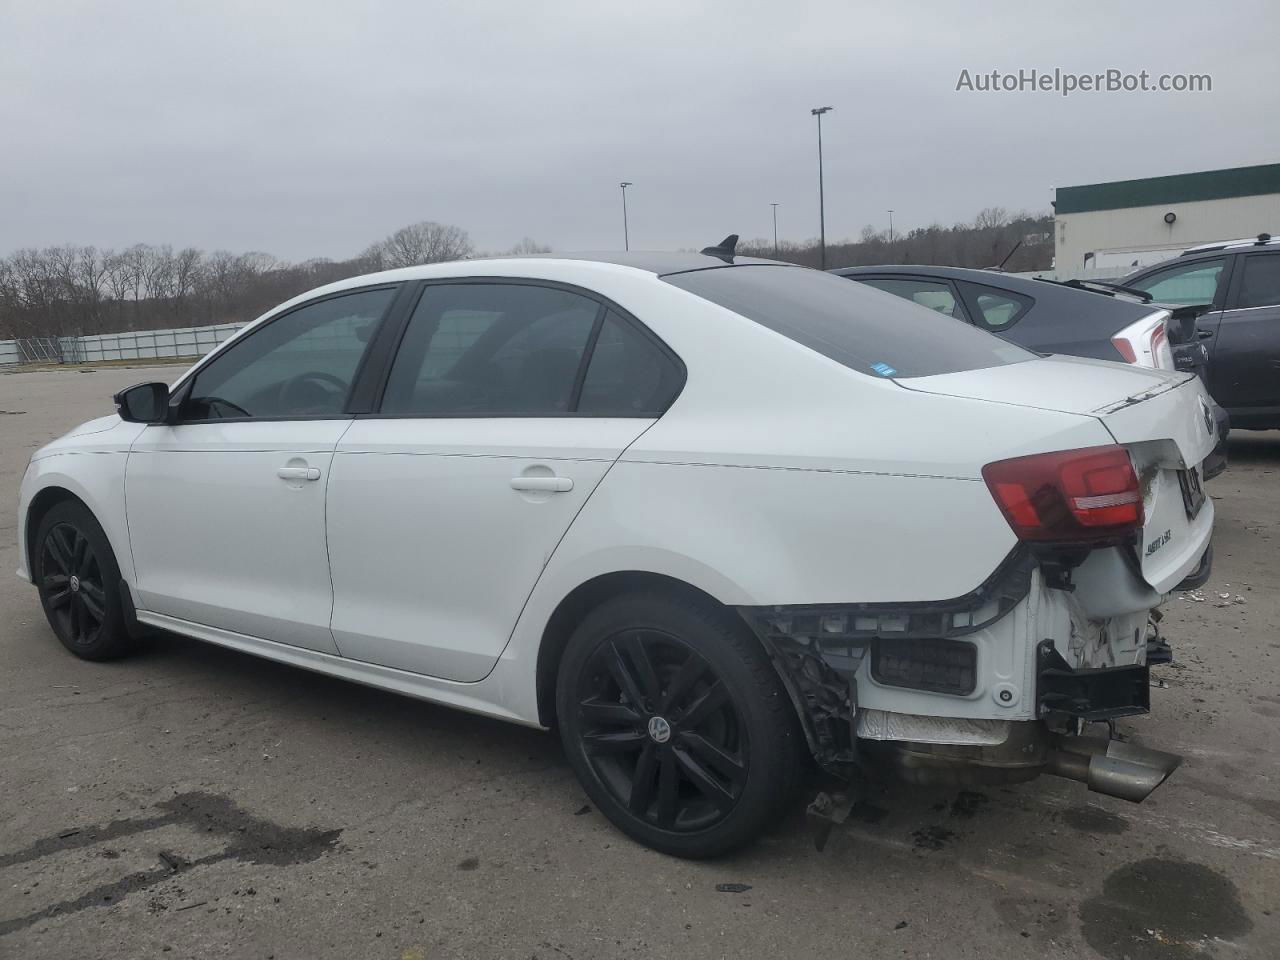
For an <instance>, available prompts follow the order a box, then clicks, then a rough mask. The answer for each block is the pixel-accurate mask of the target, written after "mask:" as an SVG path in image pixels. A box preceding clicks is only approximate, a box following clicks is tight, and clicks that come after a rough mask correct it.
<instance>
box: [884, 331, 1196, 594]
mask: <svg viewBox="0 0 1280 960" xmlns="http://www.w3.org/2000/svg"><path fill="white" fill-rule="evenodd" d="M897 383H898V385H899V386H902V387H904V388H906V389H908V390H919V391H923V392H925V393H935V394H942V395H944V396H954V397H968V398H972V399H978V400H986V401H989V402H991V403H1006V404H1012V405H1014V406H1021V407H1035V408H1038V409H1042V410H1056V411H1059V412H1062V413H1071V414H1077V415H1080V416H1089V417H1096V418H1097V419H1098V420H1100V421H1101V422H1102V425H1103V426H1104V427H1106V429H1107V431H1108V432H1109V433H1110V434H1111V436H1112V437H1114V438H1115V441H1116V442H1117V443H1119V444H1120V445H1122V446H1123V447H1125V448H1126V449H1127V450H1128V451H1129V455H1130V457H1131V458H1132V460H1133V466H1134V470H1135V471H1136V472H1137V474H1138V480H1139V482H1140V484H1141V486H1142V495H1143V508H1144V512H1145V515H1146V520H1145V524H1144V526H1143V530H1142V534H1141V537H1140V538H1139V541H1140V542H1139V543H1138V546H1137V553H1138V558H1139V560H1140V561H1141V568H1142V576H1143V579H1144V580H1146V582H1147V583H1148V584H1149V585H1150V586H1151V587H1152V588H1153V589H1155V590H1157V591H1159V592H1160V593H1167V592H1168V591H1170V590H1172V589H1173V588H1174V587H1175V586H1177V584H1178V583H1179V582H1180V581H1181V580H1182V579H1184V578H1185V577H1186V576H1187V575H1188V574H1190V573H1191V572H1192V571H1194V570H1195V568H1196V567H1197V565H1198V564H1199V562H1200V558H1201V556H1203V554H1204V551H1205V549H1206V548H1207V547H1208V545H1209V539H1210V536H1211V535H1212V532H1213V503H1212V501H1211V500H1210V499H1209V498H1208V496H1207V495H1206V494H1205V493H1204V491H1203V487H1202V486H1201V484H1202V481H1203V470H1202V467H1201V464H1202V463H1203V461H1204V459H1205V458H1206V457H1207V456H1209V454H1210V453H1211V452H1212V451H1213V447H1214V444H1215V443H1216V436H1215V433H1216V428H1215V423H1214V417H1213V408H1212V406H1211V404H1210V402H1209V398H1208V395H1207V394H1206V393H1205V390H1204V385H1203V384H1202V383H1201V382H1200V380H1199V378H1197V377H1195V376H1193V375H1190V374H1186V373H1176V372H1169V371H1164V370H1152V369H1150V368H1145V367H1134V366H1130V365H1127V364H1121V363H1112V362H1110V361H1106V360H1089V359H1085V358H1079V357H1059V356H1055V357H1050V358H1045V359H1041V360H1031V361H1027V362H1026V363H1015V364H1009V365H1007V366H1003V367H992V368H988V369H983V370H968V371H964V372H961V373H948V374H942V375H939V376H934V377H916V378H912V379H904V380H898V381H897Z"/></svg>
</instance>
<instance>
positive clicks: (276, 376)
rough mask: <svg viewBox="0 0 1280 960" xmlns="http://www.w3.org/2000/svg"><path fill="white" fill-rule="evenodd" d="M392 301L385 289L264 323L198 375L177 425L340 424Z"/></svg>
mask: <svg viewBox="0 0 1280 960" xmlns="http://www.w3.org/2000/svg"><path fill="white" fill-rule="evenodd" d="M395 294H396V291H395V289H393V288H383V289H380V290H366V291H362V292H360V293H351V294H346V295H344V296H339V297H329V298H327V299H325V300H318V301H316V302H314V303H309V304H306V305H305V306H302V307H298V308H297V309H295V310H291V311H290V312H289V313H286V314H284V315H283V316H281V317H278V318H276V319H274V320H271V321H269V322H268V323H266V324H265V325H264V326H262V327H261V328H260V329H258V330H255V331H254V332H253V333H250V334H248V335H247V336H246V337H245V338H244V339H242V340H239V341H237V342H235V343H233V344H231V346H229V347H227V349H226V350H224V351H223V352H222V353H220V354H219V355H218V356H216V357H214V358H213V359H212V360H210V361H209V363H208V364H206V365H205V366H204V367H203V368H202V369H201V370H199V371H198V372H197V373H196V375H195V379H194V381H193V382H192V385H191V393H190V395H189V396H188V397H187V400H186V402H185V403H184V404H183V419H186V420H221V419H290V418H295V417H296V418H304V417H306V418H314V417H336V416H342V415H343V412H344V411H345V410H346V405H347V396H348V394H349V393H350V392H351V386H352V384H353V383H354V381H355V376H356V370H357V369H358V368H359V366H360V359H361V357H363V356H364V352H365V349H366V347H367V346H368V344H369V341H370V340H372V339H373V335H374V333H375V332H376V330H377V328H378V324H379V323H380V322H381V318H382V315H383V313H385V312H386V309H387V307H388V306H389V305H390V304H391V300H392V298H393V297H394V296H395Z"/></svg>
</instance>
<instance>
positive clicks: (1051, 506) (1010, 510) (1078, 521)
mask: <svg viewBox="0 0 1280 960" xmlns="http://www.w3.org/2000/svg"><path fill="white" fill-rule="evenodd" d="M982 478H983V479H984V480H986V481H987V486H988V487H990V488H991V495H992V496H993V497H995V500H996V503H997V504H998V505H999V507H1000V510H1001V512H1003V513H1004V516H1005V519H1006V520H1008V521H1009V526H1011V527H1013V532H1014V533H1016V534H1017V535H1018V538H1019V539H1020V540H1054V541H1063V540H1069V541H1081V540H1086V541H1093V540H1110V539H1114V538H1116V537H1122V536H1126V535H1128V534H1131V533H1133V532H1134V531H1136V530H1137V529H1138V528H1139V527H1141V526H1142V524H1143V520H1144V517H1143V510H1142V492H1141V491H1140V490H1139V488H1138V477H1137V474H1135V473H1134V472H1133V463H1132V462H1131V461H1130V460H1129V454H1128V453H1127V452H1126V451H1125V449H1124V448H1123V447H1119V446H1106V447H1086V448H1085V449H1083V450H1061V451H1058V452H1055V453H1038V454H1035V455H1033V456H1030V457H1015V458H1013V459H1012V460H997V461H996V462H995V463H988V464H987V465H986V466H985V467H983V468H982Z"/></svg>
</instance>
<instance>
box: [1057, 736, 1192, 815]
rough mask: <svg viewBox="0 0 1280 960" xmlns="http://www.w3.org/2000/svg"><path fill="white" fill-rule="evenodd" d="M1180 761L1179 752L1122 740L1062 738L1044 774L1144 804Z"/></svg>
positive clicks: (1058, 741) (1110, 795) (1176, 767)
mask: <svg viewBox="0 0 1280 960" xmlns="http://www.w3.org/2000/svg"><path fill="white" fill-rule="evenodd" d="M1181 763H1182V758H1181V757H1179V756H1177V755H1176V754H1172V753H1163V752H1161V751H1159V750H1149V749H1147V748H1146V747H1139V746H1135V745H1134V744H1132V743H1125V742H1123V741H1121V740H1103V739H1101V738H1099V737H1059V738H1057V740H1056V742H1055V743H1054V746H1053V748H1052V749H1051V750H1050V751H1049V763H1048V765H1047V766H1046V768H1045V773H1051V774H1053V775H1054V776H1055V777H1065V778H1066V779H1068V780H1076V781H1078V782H1080V783H1084V784H1088V786H1089V789H1090V790H1092V791H1093V792H1094V793H1105V794H1106V795H1107V796H1109V797H1119V798H1120V799H1121V800H1129V801H1131V802H1132V803H1141V802H1142V801H1143V800H1145V799H1147V797H1149V796H1150V795H1151V791H1153V790H1155V788H1156V787H1158V786H1160V784H1162V783H1164V782H1165V780H1167V779H1168V778H1169V774H1171V773H1173V771H1175V770H1177V769H1178V766H1179V765H1180V764H1181Z"/></svg>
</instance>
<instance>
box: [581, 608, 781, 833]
mask: <svg viewBox="0 0 1280 960" xmlns="http://www.w3.org/2000/svg"><path fill="white" fill-rule="evenodd" d="M557 710H558V716H559V723H560V735H561V739H562V741H563V743H564V748H565V751H566V753H567V754H568V756H569V762H570V763H571V764H572V766H573V768H574V771H575V772H576V773H577V775H578V779H579V780H580V781H581V782H582V785H583V787H584V789H585V790H586V791H587V794H588V795H589V796H590V797H591V799H592V800H593V801H594V802H595V804H596V806H597V808H598V809H600V810H601V812H603V813H604V814H605V815H606V816H607V817H608V818H609V819H610V820H611V821H613V823H614V824H615V825H617V826H618V827H619V828H620V829H622V830H623V832H625V833H627V834H628V835H630V836H631V837H633V838H634V839H636V840H638V841H640V842H641V843H644V844H646V845H647V846H650V847H653V848H654V849H656V850H660V851H662V852H663V853H668V854H672V855H674V856H679V857H690V858H701V857H712V856H718V855H720V854H723V853H727V852H729V851H730V850H733V849H735V848H737V847H740V846H742V845H744V844H746V843H749V842H750V841H752V840H754V839H755V838H756V837H757V836H758V835H759V834H760V832H761V831H763V830H764V829H765V827H766V826H767V825H768V824H769V823H771V822H773V821H774V820H775V819H776V817H777V815H778V813H779V812H780V811H781V809H782V807H783V805H784V804H785V803H786V801H787V800H788V799H789V798H790V796H791V795H792V793H793V788H794V786H795V784H796V782H797V780H798V777H799V771H800V757H801V742H802V741H801V734H800V732H799V729H798V724H797V722H796V717H795V712H794V709H793V707H792V705H791V701H790V700H789V699H788V697H787V695H786V692H785V691H784V690H783V689H782V685H781V683H780V681H779V680H778V676H777V673H776V672H775V671H774V668H773V665H772V664H771V663H770V662H769V659H768V657H767V656H766V655H765V653H764V651H763V650H762V649H761V648H760V647H759V645H758V644H757V643H756V641H755V640H754V638H752V637H751V636H750V635H748V634H746V632H745V628H743V627H742V626H741V625H740V624H737V623H735V622H734V621H733V619H732V616H731V615H730V614H727V613H726V612H725V611H724V610H722V609H717V608H716V607H714V606H713V605H711V604H709V603H701V602H698V601H695V600H686V599H683V598H677V597H673V596H668V595H666V594H661V593H644V594H632V595H627V596H623V597H618V598H615V599H613V600H610V601H607V602H606V603H604V604H602V605H601V606H600V607H597V608H596V609H595V610H593V611H592V612H591V613H589V614H588V615H587V617H586V618H585V619H584V620H583V622H582V623H581V625H580V626H579V627H578V629H577V630H576V631H574V634H573V636H572V637H571V638H570V640H569V644H568V647H567V648H566V650H565V655H564V659H563V660H562V661H561V665H560V673H559V678H558V685H557Z"/></svg>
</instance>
